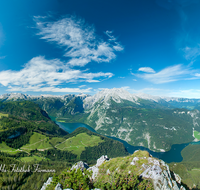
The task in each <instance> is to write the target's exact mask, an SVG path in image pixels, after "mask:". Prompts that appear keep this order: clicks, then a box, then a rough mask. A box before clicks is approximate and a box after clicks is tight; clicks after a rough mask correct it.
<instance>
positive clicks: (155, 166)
mask: <svg viewBox="0 0 200 190" xmlns="http://www.w3.org/2000/svg"><path fill="white" fill-rule="evenodd" d="M133 159H134V158H133ZM147 160H148V164H143V165H142V167H143V169H144V171H143V172H142V173H141V174H140V176H141V177H143V178H148V179H152V180H153V184H154V189H155V190H160V189H162V190H179V189H181V190H185V188H184V187H183V186H181V178H180V177H179V175H177V174H174V178H175V179H172V176H171V173H170V170H169V166H168V165H167V164H166V163H165V162H164V161H162V160H160V161H159V160H156V159H154V158H151V157H149V158H148V159H147Z"/></svg>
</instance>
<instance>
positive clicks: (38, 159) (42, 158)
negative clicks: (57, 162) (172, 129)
mask: <svg viewBox="0 0 200 190" xmlns="http://www.w3.org/2000/svg"><path fill="white" fill-rule="evenodd" d="M44 159H45V158H44V157H39V156H30V157H22V158H19V159H18V160H20V161H22V162H33V161H42V160H44Z"/></svg>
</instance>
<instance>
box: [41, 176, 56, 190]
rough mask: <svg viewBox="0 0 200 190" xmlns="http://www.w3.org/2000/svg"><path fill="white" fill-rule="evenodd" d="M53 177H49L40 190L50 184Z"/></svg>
mask: <svg viewBox="0 0 200 190" xmlns="http://www.w3.org/2000/svg"><path fill="white" fill-rule="evenodd" d="M52 179H53V177H49V178H48V180H47V181H46V183H44V184H43V186H42V188H41V189H40V190H45V189H46V187H47V185H49V184H50V183H51V182H52Z"/></svg>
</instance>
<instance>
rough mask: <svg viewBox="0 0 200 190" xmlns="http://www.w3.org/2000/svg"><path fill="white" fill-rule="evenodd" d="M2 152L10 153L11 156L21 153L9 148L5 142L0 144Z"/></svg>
mask: <svg viewBox="0 0 200 190" xmlns="http://www.w3.org/2000/svg"><path fill="white" fill-rule="evenodd" d="M0 151H2V152H6V153H9V154H16V153H18V152H19V150H17V149H14V148H11V147H9V146H7V145H6V143H5V142H2V143H1V144H0Z"/></svg>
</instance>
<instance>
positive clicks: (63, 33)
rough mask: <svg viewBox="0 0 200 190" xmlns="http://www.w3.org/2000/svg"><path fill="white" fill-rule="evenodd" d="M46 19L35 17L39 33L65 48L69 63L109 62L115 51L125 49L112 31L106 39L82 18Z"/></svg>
mask: <svg viewBox="0 0 200 190" xmlns="http://www.w3.org/2000/svg"><path fill="white" fill-rule="evenodd" d="M45 19H46V18H42V17H34V20H35V22H36V27H37V29H38V30H39V32H38V33H37V35H39V36H41V39H44V40H46V41H48V42H55V43H56V44H58V45H59V46H60V47H62V48H64V49H65V53H64V56H65V57H68V58H70V60H69V62H68V64H70V65H72V66H85V65H86V64H88V63H89V62H91V61H95V62H109V61H111V60H112V59H114V58H115V57H116V54H115V51H122V50H123V47H122V46H121V45H120V43H119V42H117V41H116V38H115V37H114V36H113V35H112V32H111V31H106V32H105V33H106V35H107V36H108V37H109V39H108V40H107V41H104V40H103V39H101V38H100V37H98V36H97V35H96V34H95V29H94V27H93V26H90V25H88V24H86V23H85V21H84V20H82V19H77V18H76V17H67V18H63V19H60V20H58V21H55V22H50V21H44V20H45Z"/></svg>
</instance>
